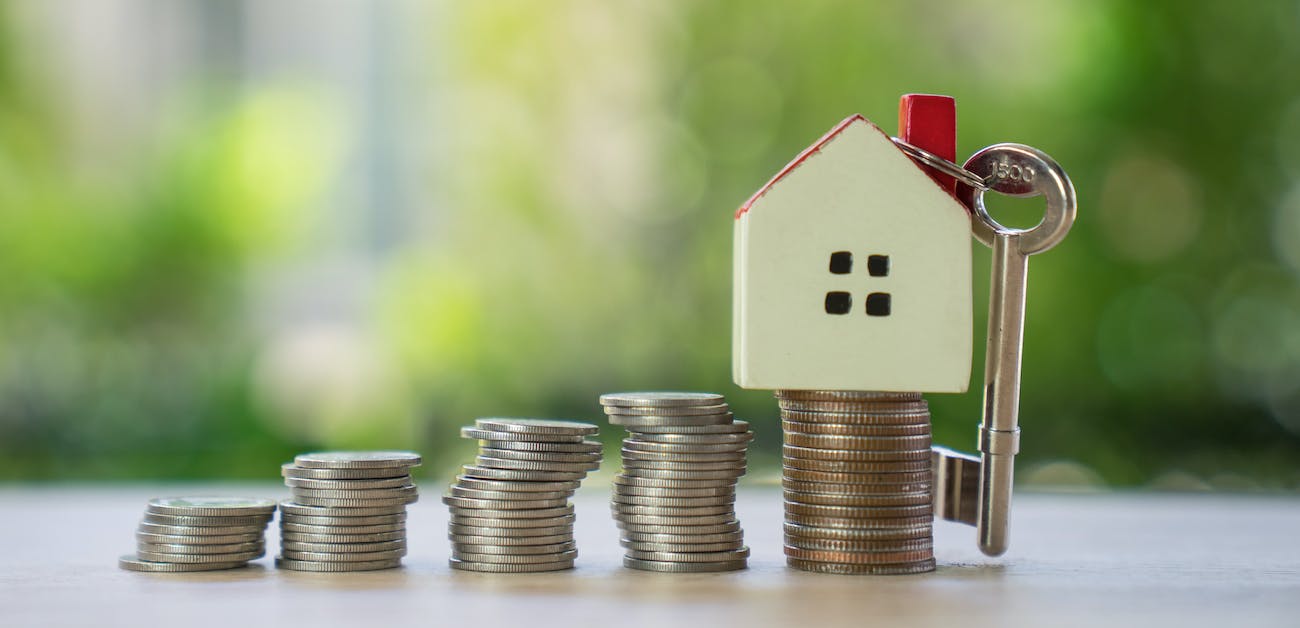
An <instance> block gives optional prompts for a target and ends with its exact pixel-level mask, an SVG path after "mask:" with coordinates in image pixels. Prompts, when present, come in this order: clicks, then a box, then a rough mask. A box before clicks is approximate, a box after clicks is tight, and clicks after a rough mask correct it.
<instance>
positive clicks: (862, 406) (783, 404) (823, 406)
mask: <svg viewBox="0 0 1300 628" xmlns="http://www.w3.org/2000/svg"><path fill="white" fill-rule="evenodd" d="M777 406H778V407H780V408H781V409H782V410H802V411H805V412H835V413H845V414H849V413H862V414H873V415H876V414H904V413H915V412H920V411H922V410H928V409H929V404H927V403H926V402H924V401H903V402H896V401H884V400H877V401H806V400H802V399H777Z"/></svg>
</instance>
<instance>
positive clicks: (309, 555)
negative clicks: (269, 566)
mask: <svg viewBox="0 0 1300 628" xmlns="http://www.w3.org/2000/svg"><path fill="white" fill-rule="evenodd" d="M405 555H406V549H395V550H387V551H383V552H348V553H340V554H333V553H326V552H295V551H291V550H280V556H281V557H282V558H285V559H288V560H309V561H315V562H322V563H325V562H335V563H352V562H370V561H383V560H393V559H397V558H401V557H403V556H405Z"/></svg>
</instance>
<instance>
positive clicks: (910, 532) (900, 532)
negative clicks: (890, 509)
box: [785, 522, 934, 542]
mask: <svg viewBox="0 0 1300 628" xmlns="http://www.w3.org/2000/svg"><path fill="white" fill-rule="evenodd" d="M785 534H786V536H794V537H798V538H801V539H830V540H837V541H859V542H861V541H896V540H903V539H930V538H933V537H934V525H933V523H932V522H926V523H918V524H913V525H904V526H893V527H881V528H830V527H824V526H820V527H819V526H809V525H802V524H798V523H792V522H787V523H786V524H785Z"/></svg>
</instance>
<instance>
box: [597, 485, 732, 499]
mask: <svg viewBox="0 0 1300 628" xmlns="http://www.w3.org/2000/svg"><path fill="white" fill-rule="evenodd" d="M614 495H622V496H625V497H662V498H669V499H672V498H677V499H692V498H696V497H730V498H732V499H735V497H736V485H735V484H730V485H727V486H709V487H704V488H648V487H644V486H628V485H626V484H615V485H614Z"/></svg>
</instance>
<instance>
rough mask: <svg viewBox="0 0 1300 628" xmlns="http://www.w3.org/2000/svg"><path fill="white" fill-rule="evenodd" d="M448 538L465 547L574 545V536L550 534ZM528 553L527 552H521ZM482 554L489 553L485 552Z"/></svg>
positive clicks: (470, 535)
mask: <svg viewBox="0 0 1300 628" xmlns="http://www.w3.org/2000/svg"><path fill="white" fill-rule="evenodd" d="M447 538H448V539H450V540H451V542H452V543H453V544H455V545H460V546H463V547H500V548H508V549H514V548H528V547H555V546H559V545H568V544H572V543H573V542H574V541H573V535H572V534H549V535H546V536H480V535H472V534H448V535H447ZM521 551H526V550H521ZM482 553H484V554H486V553H489V552H488V551H486V550H485V551H483V552H482Z"/></svg>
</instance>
